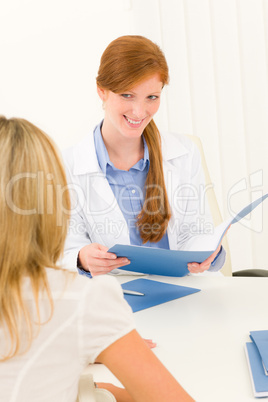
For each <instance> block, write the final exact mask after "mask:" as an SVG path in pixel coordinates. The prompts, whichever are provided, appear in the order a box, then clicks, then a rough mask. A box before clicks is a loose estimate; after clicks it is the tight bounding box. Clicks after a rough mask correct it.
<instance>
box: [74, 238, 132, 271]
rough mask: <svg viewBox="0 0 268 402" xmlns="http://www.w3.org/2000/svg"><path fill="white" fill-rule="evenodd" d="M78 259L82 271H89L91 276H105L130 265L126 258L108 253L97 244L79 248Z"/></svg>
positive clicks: (103, 247)
mask: <svg viewBox="0 0 268 402" xmlns="http://www.w3.org/2000/svg"><path fill="white" fill-rule="evenodd" d="M78 258H79V263H80V264H81V266H82V267H83V269H84V270H86V271H89V272H90V273H91V275H92V276H96V275H103V274H107V273H108V272H110V271H112V270H113V269H116V268H120V267H123V266H124V265H127V264H129V263H130V261H129V260H128V259H127V258H124V257H116V255H115V254H113V253H108V247H105V246H102V245H101V244H98V243H91V244H88V245H87V246H85V247H83V248H81V250H80V251H79V255H78Z"/></svg>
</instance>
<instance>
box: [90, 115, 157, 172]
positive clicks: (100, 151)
mask: <svg viewBox="0 0 268 402" xmlns="http://www.w3.org/2000/svg"><path fill="white" fill-rule="evenodd" d="M102 123H103V121H102V122H101V123H100V124H99V125H98V126H97V127H96V128H95V130H94V143H95V149H96V154H97V159H98V162H99V165H100V168H101V170H102V172H103V173H104V174H106V170H107V166H111V168H112V169H113V170H116V168H115V166H114V164H113V163H112V162H111V161H110V158H109V154H108V151H107V149H106V146H105V144H104V141H103V138H102V134H101V127H102ZM142 139H143V144H144V156H143V158H142V159H140V160H139V161H138V162H137V163H136V164H135V165H134V166H133V167H132V168H133V169H136V170H141V171H143V170H144V169H145V168H146V167H147V166H149V163H150V162H149V161H150V160H149V151H148V146H147V144H146V141H145V139H144V137H142Z"/></svg>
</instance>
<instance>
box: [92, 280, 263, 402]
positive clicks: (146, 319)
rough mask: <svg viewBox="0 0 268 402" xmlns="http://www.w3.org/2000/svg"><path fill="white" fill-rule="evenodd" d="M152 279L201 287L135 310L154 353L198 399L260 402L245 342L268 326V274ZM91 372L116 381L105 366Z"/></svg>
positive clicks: (138, 323)
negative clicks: (251, 377)
mask: <svg viewBox="0 0 268 402" xmlns="http://www.w3.org/2000/svg"><path fill="white" fill-rule="evenodd" d="M136 278H137V277H136ZM150 278H151V279H155V280H160V281H163V282H169V283H174V284H178V285H183V286H191V287H196V288H200V289H201V292H198V293H195V294H193V295H189V296H186V297H184V298H181V299H177V300H174V301H171V302H168V303H165V304H162V305H159V306H155V307H153V308H150V309H147V310H143V311H140V312H137V313H135V320H136V324H137V330H138V331H139V333H140V334H141V336H142V337H144V338H152V339H153V340H154V341H155V342H157V345H158V346H157V347H156V348H155V349H154V352H155V354H156V355H157V356H158V358H159V359H160V360H161V361H162V362H163V364H164V365H165V366H166V367H167V368H168V370H169V371H170V372H171V373H172V374H173V375H174V377H175V378H176V379H177V380H178V381H179V382H180V383H181V385H182V386H183V387H184V388H185V389H186V390H187V391H188V392H189V394H190V395H191V396H192V397H193V398H194V399H195V400H196V401H198V402H246V401H253V400H255V401H256V399H255V398H254V397H253V393H252V388H251V383H250V377H249V372H248V367H247V363H246V358H245V352H244V345H245V342H247V341H249V331H252V330H260V329H268V308H267V304H266V297H267V294H268V278H241V277H207V276H206V277H197V276H188V277H184V278H167V277H159V276H158V277H153V276H151V277H150ZM118 279H119V281H120V282H121V283H123V282H126V281H128V280H131V279H135V278H133V277H129V276H128V277H125V276H124V277H120V278H118ZM90 371H91V372H93V373H94V378H95V381H112V382H114V383H118V382H116V379H115V378H113V377H112V375H111V373H110V372H108V370H107V369H106V368H105V367H104V366H102V365H94V366H93V367H91V368H90ZM163 402H164V401H163ZM165 402H166V401H165Z"/></svg>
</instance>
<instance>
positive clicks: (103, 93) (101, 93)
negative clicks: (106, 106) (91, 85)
mask: <svg viewBox="0 0 268 402" xmlns="http://www.w3.org/2000/svg"><path fill="white" fill-rule="evenodd" d="M97 92H98V95H99V97H100V98H101V100H102V101H103V102H104V101H106V99H107V95H108V91H107V89H103V88H100V87H99V86H97Z"/></svg>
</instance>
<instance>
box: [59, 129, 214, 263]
mask: <svg viewBox="0 0 268 402" xmlns="http://www.w3.org/2000/svg"><path fill="white" fill-rule="evenodd" d="M162 148H163V170H164V176H165V183H166V188H167V192H168V199H169V203H170V207H171V212H172V217H171V219H170V222H169V225H168V230H167V232H168V240H169V246H170V249H172V250H174V249H184V250H187V249H190V248H191V240H192V239H193V237H194V236H195V235H196V234H198V233H200V232H205V233H207V232H211V231H213V224H212V219H211V215H210V212H209V208H208V205H207V202H206V201H205V196H204V194H205V187H204V177H203V171H202V167H201V160H200V155H199V151H198V149H197V147H196V146H195V145H194V143H193V142H192V141H191V140H190V139H189V138H188V137H186V136H183V135H180V136H178V135H176V136H174V135H172V134H170V133H165V134H162ZM63 157H64V161H65V165H66V170H67V176H68V180H69V186H70V189H71V195H72V203H73V211H72V216H71V220H70V228H69V233H68V236H67V240H66V244H65V252H64V258H63V261H62V264H63V266H64V267H66V268H68V269H71V270H76V266H77V256H78V252H79V250H80V249H81V248H82V247H84V246H85V245H87V244H89V243H91V242H92V243H93V242H96V243H100V244H103V245H105V246H107V247H109V248H110V247H112V246H113V245H114V244H117V243H119V244H130V240H129V231H128V227H127V223H126V221H125V219H124V216H123V214H122V212H121V210H120V208H119V206H118V204H117V201H116V198H115V196H114V194H113V191H112V190H111V188H110V186H109V183H108V181H107V179H106V177H105V175H104V174H103V173H102V171H101V169H100V167H99V164H98V160H97V156H96V152H95V145H94V136H93V133H90V134H89V135H87V136H86V137H85V138H84V139H83V140H82V141H81V142H79V143H78V144H77V145H76V146H74V147H73V148H69V149H67V150H66V151H65V152H64V153H63ZM218 269H219V268H218Z"/></svg>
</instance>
